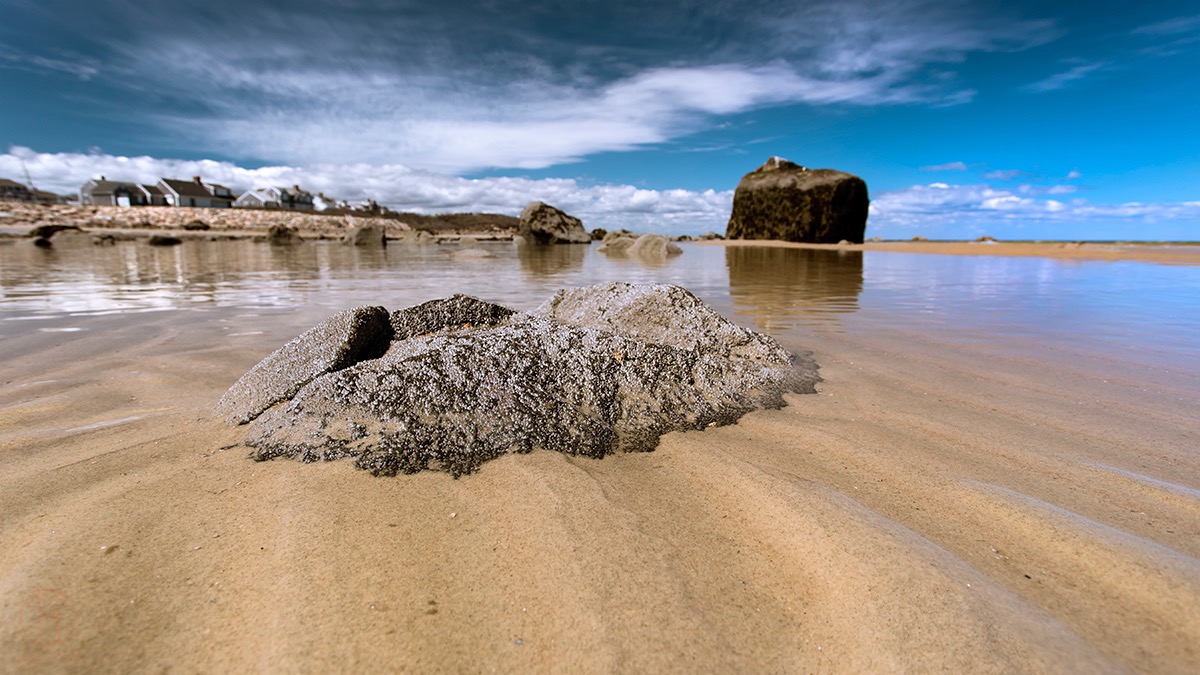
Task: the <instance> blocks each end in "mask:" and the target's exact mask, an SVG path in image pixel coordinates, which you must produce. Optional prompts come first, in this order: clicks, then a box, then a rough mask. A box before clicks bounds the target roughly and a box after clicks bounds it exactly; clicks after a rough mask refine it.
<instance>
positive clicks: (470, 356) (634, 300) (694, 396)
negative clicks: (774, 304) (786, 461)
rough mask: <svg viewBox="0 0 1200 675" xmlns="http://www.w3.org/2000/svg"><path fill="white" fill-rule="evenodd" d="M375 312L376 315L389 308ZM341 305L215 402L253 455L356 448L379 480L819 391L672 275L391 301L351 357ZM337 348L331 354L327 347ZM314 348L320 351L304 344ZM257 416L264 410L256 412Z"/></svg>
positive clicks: (638, 434) (585, 446)
mask: <svg viewBox="0 0 1200 675" xmlns="http://www.w3.org/2000/svg"><path fill="white" fill-rule="evenodd" d="M368 310H369V311H370V312H371V315H372V318H371V321H372V322H377V321H378V318H377V317H378V316H379V315H380V313H383V312H385V310H383V308H363V309H360V310H352V312H362V311H368ZM345 314H346V313H343V314H342V315H338V316H335V317H334V318H333V319H330V320H328V321H327V322H325V323H324V324H321V325H319V326H318V327H316V328H314V329H312V330H310V331H309V332H308V333H306V334H305V335H304V336H301V337H300V338H297V340H293V341H292V342H291V343H288V345H285V346H284V347H283V348H281V349H280V350H278V351H277V352H276V353H275V354H272V355H271V356H269V357H267V359H265V360H264V361H263V362H262V363H260V364H259V365H257V366H255V368H254V369H252V370H251V371H250V373H247V375H246V376H244V377H243V378H242V379H241V380H239V381H238V383H237V384H235V385H234V387H233V388H231V389H230V391H229V392H227V393H226V395H225V397H224V398H222V401H221V403H220V404H219V405H218V408H219V409H220V410H221V411H222V412H223V413H224V414H225V415H226V418H227V420H228V421H230V422H245V421H248V420H250V419H253V422H252V424H251V426H250V430H249V437H248V439H247V444H248V445H250V446H251V447H253V448H255V453H254V456H255V458H257V459H271V458H274V457H297V458H300V459H302V460H303V461H306V462H310V461H318V460H333V459H339V458H343V457H354V458H355V460H356V463H357V465H358V466H359V467H360V468H364V469H368V470H370V471H372V472H373V473H375V474H376V475H395V474H396V473H414V472H417V471H421V470H425V469H435V470H444V471H448V472H449V473H451V474H452V475H454V476H459V475H462V474H465V473H469V472H472V471H474V470H476V469H477V468H479V466H480V465H481V464H482V463H483V462H485V461H487V460H489V459H493V458H495V457H498V456H500V455H502V454H505V453H509V452H529V451H530V450H533V449H534V448H544V449H550V450H557V451H559V452H565V453H568V454H577V455H585V456H589V457H603V456H605V455H607V454H610V453H613V452H629V451H648V450H653V449H654V448H655V446H656V445H657V444H658V439H659V437H660V436H662V435H663V434H665V433H668V432H670V431H677V430H688V429H703V428H705V427H707V426H711V425H713V424H728V423H732V422H734V421H736V420H737V419H738V418H739V417H741V416H742V415H743V414H745V413H747V412H750V411H751V410H754V409H756V408H760V407H768V408H778V407H781V406H782V405H784V400H783V394H784V393H785V392H788V391H795V392H808V393H812V392H815V388H814V385H815V383H816V382H817V381H819V380H820V378H819V376H818V375H817V366H816V364H815V363H813V362H812V361H811V359H808V358H807V357H803V358H799V359H797V358H794V357H793V356H791V355H790V354H788V353H787V351H785V350H784V349H783V348H782V347H781V346H780V345H779V343H778V342H776V341H775V340H774V339H773V338H771V337H768V336H766V335H761V334H759V333H755V332H753V331H750V330H748V329H745V328H742V327H740V326H737V325H735V324H732V323H730V322H729V321H727V320H725V319H724V318H722V317H721V316H720V315H719V314H717V313H716V312H715V311H713V310H712V309H711V308H709V307H708V306H707V305H705V304H704V303H703V302H702V301H700V300H699V299H698V298H696V296H694V295H692V294H691V293H690V292H688V291H687V290H686V289H683V288H681V287H679V286H667V285H658V286H633V285H630V284H620V283H613V284H602V285H597V286H590V287H586V288H577V289H566V290H562V291H559V292H558V293H557V294H556V295H555V296H554V297H552V298H551V299H550V300H549V301H547V302H546V303H545V304H544V305H542V306H541V307H540V308H538V309H537V310H535V311H533V312H528V313H516V312H514V311H513V310H511V309H508V308H506V307H502V306H500V305H495V304H492V303H489V302H485V301H483V300H478V299H476V298H471V297H468V296H463V295H456V296H453V297H450V298H446V299H442V300H434V301H431V302H427V303H424V304H422V305H418V306H415V307H410V308H407V309H403V310H399V311H396V312H393V313H392V314H391V316H390V321H389V326H388V328H389V329H390V330H389V331H388V332H387V335H388V339H390V345H386V344H385V345H382V346H386V353H384V351H383V350H381V345H380V343H379V338H380V337H381V336H382V335H383V333H382V331H380V330H379V329H377V328H372V329H369V330H368V331H367V332H368V333H370V334H371V335H372V336H373V340H372V341H371V342H370V344H371V346H370V348H369V349H361V350H358V351H356V352H355V353H354V356H351V355H350V353H349V350H346V349H345V348H344V345H345V343H346V342H347V340H348V338H347V336H346V333H347V330H346V327H345V324H346V322H347V321H348V320H349V319H350V317H347V316H346V315H345ZM333 352H337V353H338V354H339V355H340V357H339V358H332V357H331V356H330V354H332V353H333ZM316 353H320V354H323V357H322V358H319V359H314V358H313V354H316ZM259 413H261V414H259Z"/></svg>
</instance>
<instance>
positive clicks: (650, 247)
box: [628, 234, 683, 260]
mask: <svg viewBox="0 0 1200 675" xmlns="http://www.w3.org/2000/svg"><path fill="white" fill-rule="evenodd" d="M628 253H629V255H632V256H638V257H639V258H651V259H654V260H666V259H667V258H669V257H671V256H675V255H679V254H681V253H683V249H681V248H679V244H676V243H675V242H673V241H671V240H670V239H667V238H666V237H664V236H662V235H661V234H643V235H642V236H640V237H638V238H637V239H635V240H634V242H633V245H632V246H630V247H629V250H628Z"/></svg>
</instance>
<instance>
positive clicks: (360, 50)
mask: <svg viewBox="0 0 1200 675" xmlns="http://www.w3.org/2000/svg"><path fill="white" fill-rule="evenodd" d="M76 15H78V16H76ZM231 16H236V17H237V20H236V21H231V20H230V19H229V17H231ZM61 21H62V23H64V24H65V23H68V22H77V23H78V28H77V30H79V31H80V32H81V33H85V32H86V34H87V35H88V36H89V39H93V40H94V41H95V42H97V43H98V44H99V47H98V50H99V51H103V52H104V53H105V55H106V56H105V61H104V67H105V69H106V71H109V72H113V73H119V75H120V76H119V77H113V78H111V82H112V85H113V86H117V87H127V88H129V89H130V91H134V92H136V94H137V95H138V96H139V100H140V101H144V102H146V103H142V104H141V105H140V106H139V108H138V109H135V110H133V111H122V113H121V114H123V115H132V116H133V117H136V118H137V119H136V120H135V121H138V122H148V123H150V124H153V125H154V126H156V127H157V128H158V129H160V130H163V131H165V132H169V133H171V134H174V135H175V137H177V138H179V139H181V140H180V142H181V144H182V143H183V142H187V143H188V144H189V145H190V146H191V147H194V148H195V149H197V150H201V151H204V152H212V153H215V154H222V155H225V156H231V157H238V158H241V159H246V160H251V161H258V162H266V163H274V162H279V163H286V164H309V163H312V162H337V163H346V162H369V163H378V164H383V163H401V164H404V165H406V166H412V167H419V168H426V169H430V170H435V171H448V172H455V173H464V172H470V171H474V170H480V169H489V168H526V169H530V168H542V167H547V166H552V165H557V164H562V163H568V162H572V161H575V160H578V159H580V158H583V157H586V156H589V155H593V154H596V153H602V152H612V151H624V150H629V149H634V148H641V147H646V146H650V145H654V144H658V143H663V142H665V141H670V140H672V139H678V138H681V137H684V136H687V135H689V134H691V133H693V132H696V131H699V130H703V129H706V128H709V127H711V126H712V125H713V124H715V123H716V122H717V121H718V120H719V119H720V118H722V117H725V116H729V115H734V114H738V113H744V112H747V111H751V110H756V109H760V108H764V107H770V106H778V105H793V104H803V105H810V106H830V105H855V106H870V105H953V104H959V103H963V102H966V101H969V100H970V99H971V97H972V96H973V95H974V90H973V89H972V88H971V87H969V86H966V85H965V84H964V83H963V82H962V81H961V80H960V79H958V78H957V77H956V76H955V73H954V71H955V70H956V68H957V67H958V65H959V64H961V63H962V62H963V61H965V60H966V59H967V57H968V56H969V55H971V54H972V53H977V52H987V51H1002V50H1015V49H1023V48H1026V47H1029V46H1031V45H1034V44H1040V43H1043V42H1045V41H1047V40H1049V39H1052V38H1053V37H1054V36H1055V35H1057V31H1056V29H1055V27H1054V26H1053V24H1052V23H1050V22H1047V21H1029V20H1020V19H1017V18H1013V17H1004V16H1002V15H997V14H995V13H992V14H988V15H985V14H984V13H982V12H977V11H974V10H973V9H972V7H971V5H969V4H954V3H949V4H948V3H944V2H932V1H930V0H908V1H906V2H901V3H889V4H887V5H883V6H879V5H877V4H875V3H870V4H869V5H868V4H867V3H866V2H865V1H864V2H834V1H832V0H820V1H817V2H808V3H799V4H797V3H782V4H781V3H778V2H772V1H768V0H745V1H744V2H739V3H728V2H692V1H690V0H680V1H679V2H678V3H676V4H674V5H670V6H668V5H658V4H654V3H652V4H651V5H649V6H647V5H646V4H645V3H641V2H633V1H632V0H629V1H626V0H609V1H608V2H603V3H601V2H592V1H590V0H580V2H577V3H569V6H563V7H558V6H556V5H554V4H542V3H528V2H506V1H504V0H498V1H497V2H492V3H486V4H482V5H481V4H479V3H464V2H454V1H449V2H442V3H437V6H436V8H435V7H433V6H431V5H429V4H428V3H421V2H415V1H414V2H399V3H384V2H377V1H375V0H360V1H358V2H355V3H352V4H349V5H345V6H342V7H339V8H337V9H333V8H331V7H330V6H329V5H328V3H321V2H315V1H313V0H294V1H293V2H289V3H272V2H267V3H255V4H254V5H252V6H247V5H246V4H245V3H234V2H231V1H230V0H213V2H209V3H205V4H204V5H203V6H202V7H201V6H195V7H192V8H183V7H180V6H173V5H172V6H166V5H163V6H161V7H160V6H159V5H158V4H156V3H152V4H147V3H140V2H133V1H132V0H111V1H110V2H108V3H104V6H103V7H102V8H101V7H99V6H97V7H92V8H84V7H81V8H80V9H79V11H78V12H73V13H68V14H66V15H64V16H63V17H62V20H61ZM681 22H682V23H681ZM109 36H111V37H109ZM312 54H320V58H319V59H313V58H311V55H312ZM935 71H936V72H935ZM142 106H145V107H142Z"/></svg>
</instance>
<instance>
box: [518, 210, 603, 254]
mask: <svg viewBox="0 0 1200 675" xmlns="http://www.w3.org/2000/svg"><path fill="white" fill-rule="evenodd" d="M517 234H519V235H520V236H521V238H523V239H524V240H525V241H526V242H528V243H530V244H590V243H592V235H590V234H588V232H587V230H585V229H583V222H582V221H581V220H579V219H578V218H576V217H575V216H571V215H568V214H567V213H565V212H563V211H562V210H560V209H556V208H554V207H553V206H550V205H549V204H545V203H542V202H530V203H529V205H528V206H526V207H525V210H524V211H521V225H520V227H519V229H518V230H517Z"/></svg>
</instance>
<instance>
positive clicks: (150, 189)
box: [142, 185, 166, 195]
mask: <svg viewBox="0 0 1200 675" xmlns="http://www.w3.org/2000/svg"><path fill="white" fill-rule="evenodd" d="M142 189H143V190H145V191H146V193H147V194H152V195H161V194H166V193H165V192H163V189H162V188H160V187H158V186H157V185H143V186H142Z"/></svg>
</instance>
